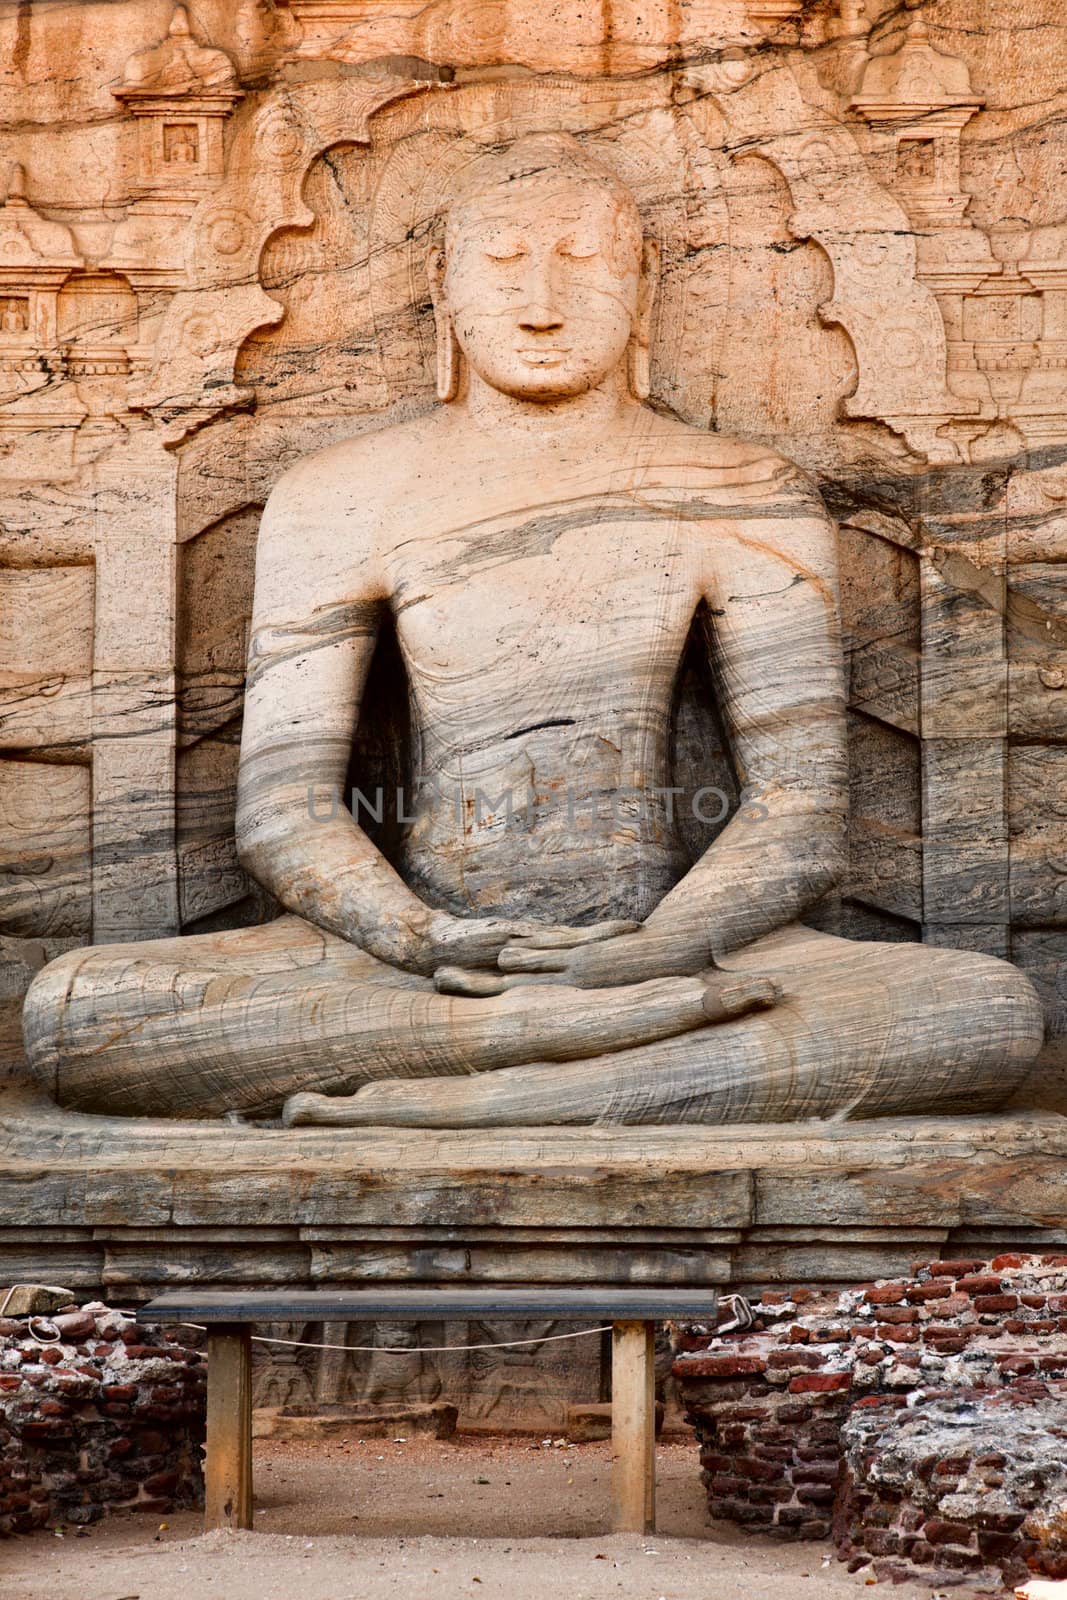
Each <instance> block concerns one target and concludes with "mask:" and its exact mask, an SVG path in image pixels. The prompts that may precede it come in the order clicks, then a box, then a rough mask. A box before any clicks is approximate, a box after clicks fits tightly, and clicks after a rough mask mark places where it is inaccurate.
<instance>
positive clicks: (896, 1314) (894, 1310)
mask: <svg viewBox="0 0 1067 1600" xmlns="http://www.w3.org/2000/svg"><path fill="white" fill-rule="evenodd" d="M879 1316H880V1318H881V1320H882V1322H898V1323H899V1322H918V1320H919V1308H918V1306H886V1308H885V1310H884V1311H881V1312H879Z"/></svg>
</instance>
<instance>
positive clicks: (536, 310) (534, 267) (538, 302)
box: [519, 252, 563, 333]
mask: <svg viewBox="0 0 1067 1600" xmlns="http://www.w3.org/2000/svg"><path fill="white" fill-rule="evenodd" d="M524 276H525V282H524V284H523V288H524V289H525V291H526V293H525V296H524V298H525V301H526V304H525V306H524V307H523V310H522V312H521V314H520V316H519V327H520V328H522V329H523V331H524V332H526V333H552V332H553V331H554V330H555V329H556V328H562V326H563V318H562V316H561V315H560V313H559V312H558V311H557V310H556V307H555V300H556V296H555V294H554V293H553V282H552V278H553V273H552V263H551V261H550V260H546V259H544V258H543V257H539V256H538V255H537V253H536V252H534V253H533V254H532V255H531V257H530V260H529V262H528V264H527V268H526V272H525V275H524Z"/></svg>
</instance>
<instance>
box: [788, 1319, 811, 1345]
mask: <svg viewBox="0 0 1067 1600" xmlns="http://www.w3.org/2000/svg"><path fill="white" fill-rule="evenodd" d="M810 1340H811V1329H810V1328H798V1327H797V1326H796V1324H794V1325H793V1327H791V1328H790V1330H789V1343H790V1344H808V1343H809V1341H810Z"/></svg>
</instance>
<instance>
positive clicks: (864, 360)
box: [137, 57, 975, 459]
mask: <svg viewBox="0 0 1067 1600" xmlns="http://www.w3.org/2000/svg"><path fill="white" fill-rule="evenodd" d="M679 81H681V83H682V85H683V93H682V95H680V96H679V95H678V86H679ZM482 89H483V92H484V93H485V94H486V96H487V97H491V105H492V114H491V115H489V116H488V117H487V119H486V126H487V129H495V130H496V134H497V136H498V137H500V136H506V134H505V130H507V129H512V130H514V132H518V131H521V129H522V127H523V126H524V125H526V126H533V125H534V124H535V123H536V122H539V123H540V125H541V126H544V124H545V121H546V120H549V121H552V120H554V119H553V116H552V115H551V114H550V115H549V116H548V118H547V119H546V109H545V108H546V103H547V104H550V105H554V107H555V110H556V111H557V112H558V111H559V110H560V109H561V108H563V107H565V104H566V102H567V99H568V96H569V97H570V99H571V102H572V104H577V103H579V102H580V100H581V93H582V86H580V85H574V84H566V85H561V84H560V83H559V82H548V83H546V82H545V81H544V80H543V79H542V80H538V82H537V84H536V85H535V86H533V89H535V90H536V93H533V92H532V90H531V86H530V85H527V84H524V83H523V82H522V81H517V82H515V83H511V82H509V83H507V84H494V85H489V84H486V85H483V86H482ZM597 91H598V93H599V95H600V97H601V100H602V97H603V94H604V92H605V86H604V85H603V84H600V85H598V86H597ZM612 92H613V94H614V95H615V96H616V98H617V99H619V100H620V107H617V108H615V109H616V110H617V111H619V110H621V112H622V114H623V122H624V126H625V125H626V124H627V123H628V122H629V121H630V119H632V118H633V117H634V116H635V115H638V116H639V115H642V114H643V115H644V116H645V117H646V118H651V119H652V121H653V122H654V123H655V125H656V128H657V134H656V137H657V138H659V139H661V141H662V146H663V148H664V149H667V150H668V154H669V157H670V158H673V159H676V160H678V159H680V160H682V161H683V162H685V163H687V164H689V165H690V167H696V166H699V165H701V164H703V165H704V167H705V168H706V167H707V165H708V161H709V156H710V155H711V153H712V152H720V151H721V152H722V153H723V155H724V156H725V157H729V156H730V155H732V154H741V153H744V154H758V155H760V156H762V157H763V158H764V159H766V160H767V161H769V162H770V163H771V164H772V165H773V166H774V167H775V168H776V169H777V170H778V171H779V172H780V173H781V174H782V176H783V178H784V179H785V181H786V183H787V185H788V187H789V191H790V194H791V196H792V201H793V211H792V215H791V217H790V226H791V229H792V231H793V232H794V234H795V235H796V237H797V238H798V239H809V238H810V239H814V240H815V241H816V242H817V243H818V244H819V245H820V246H821V247H822V249H823V250H824V251H825V252H826V254H827V256H828V257H829V260H830V262H831V264H832V267H833V273H834V291H833V294H832V296H831V298H830V299H829V301H827V302H826V303H825V304H824V305H823V306H822V307H821V308H820V309H821V313H822V316H823V318H824V320H825V321H826V322H828V323H838V324H840V326H841V327H842V328H844V330H845V331H846V333H847V334H848V336H849V338H850V339H851V341H852V344H853V346H854V348H855V352H856V359H857V365H858V369H859V375H858V382H857V387H856V391H855V393H854V394H853V395H851V396H850V397H848V398H847V399H846V400H845V401H844V404H843V413H844V416H845V417H848V418H875V419H879V420H882V421H884V422H886V423H887V424H888V425H889V426H890V427H892V428H894V429H895V430H896V431H898V432H900V433H901V434H903V435H904V437H905V439H906V440H907V442H908V443H909V445H911V446H912V448H913V449H915V450H917V451H919V452H921V453H925V454H928V455H930V456H931V457H933V458H935V459H945V458H946V457H948V458H951V457H952V455H953V453H954V452H953V447H952V446H951V445H950V444H948V443H946V441H944V440H943V439H941V438H940V437H939V436H938V430H939V429H940V428H941V427H942V426H943V425H944V424H945V423H946V422H947V421H948V420H949V419H951V418H952V417H954V416H955V417H958V416H960V415H961V413H964V412H966V411H968V410H969V409H971V408H973V406H974V404H975V403H974V402H972V401H967V400H961V398H960V397H959V396H957V395H954V394H952V392H951V391H950V390H949V389H948V387H947V384H946V379H945V332H944V326H943V323H942V319H941V315H940V312H939V309H938V306H937V303H936V300H935V298H934V296H933V294H932V292H931V291H930V290H929V289H928V288H926V287H925V286H924V285H923V284H921V283H919V282H918V281H917V280H916V276H915V266H916V262H915V244H914V241H913V239H912V237H911V235H910V232H909V225H908V222H907V219H906V217H905V214H904V212H903V210H902V209H901V207H900V205H899V203H898V202H897V201H896V200H895V199H894V198H893V196H892V195H890V194H889V192H888V191H887V190H885V189H884V188H882V187H881V186H880V185H879V184H877V183H876V182H875V180H874V178H873V177H872V175H871V173H870V171H869V169H868V167H867V165H866V162H865V160H864V158H863V155H862V154H861V152H860V150H859V147H858V145H857V143H856V140H855V138H854V136H853V134H852V132H851V131H850V129H848V128H847V127H846V126H845V125H844V124H842V123H840V122H838V121H835V120H834V119H833V118H831V117H829V116H828V115H827V114H826V113H825V112H822V111H820V110H817V109H815V108H813V107H812V106H810V105H809V104H808V103H807V102H806V101H805V99H804V96H803V93H802V90H801V87H800V84H799V83H798V81H797V79H796V77H795V76H794V74H793V72H792V71H791V70H790V68H789V67H788V65H787V64H785V63H781V62H774V61H772V62H771V63H770V65H768V64H767V63H766V61H765V60H764V58H762V57H760V58H751V57H745V58H741V59H738V60H726V61H720V62H717V63H713V64H711V65H706V66H701V67H697V68H693V69H689V70H688V71H687V72H686V73H684V74H683V75H682V76H681V80H679V78H678V76H677V75H675V74H671V73H666V72H664V73H660V74H656V75H654V76H652V77H649V78H647V79H644V80H643V81H641V83H640V84H638V85H635V84H633V83H632V82H631V83H620V84H617V85H614V86H612ZM430 93H432V95H433V99H434V101H435V103H436V104H440V103H442V101H443V98H444V97H445V96H449V95H452V94H453V93H454V91H452V90H451V89H450V88H449V87H448V86H447V85H431V84H429V83H426V82H420V81H418V80H415V79H409V80H396V79H394V80H392V81H388V80H387V81H385V82H384V83H383V82H382V81H377V82H374V81H369V80H366V79H353V78H334V79H327V80H322V81H318V82H315V83H309V84H304V85H298V86H294V87H291V88H288V89H286V90H285V91H284V92H283V93H281V94H275V95H273V96H272V97H270V98H269V99H267V100H266V101H265V102H263V103H261V104H259V105H258V106H254V107H247V108H245V109H243V110H242V113H241V121H240V126H239V128H238V130H237V135H236V140H235V145H234V149H233V151H232V153H231V157H230V161H229V176H228V178H227V181H226V183H225V184H224V185H223V186H222V188H221V189H220V190H218V191H217V192H216V193H215V194H213V195H211V196H210V197H208V198H207V199H205V200H204V202H203V203H202V204H201V205H200V206H199V207H198V209H197V211H196V212H195V214H194V216H193V218H192V219H191V227H190V233H189V245H188V255H187V278H188V282H189V284H190V287H188V288H185V289H182V290H179V291H178V292H177V293H176V294H175V295H174V298H173V300H172V302H171V304H170V306H169V307H168V310H167V312H166V314H165V317H164V320H163V326H162V328H161V330H160V338H159V341H158V344H157V350H158V351H159V355H158V358H157V361H156V364H155V366H154V368H153V369H152V370H151V371H150V372H149V374H148V375H147V378H146V381H145V384H144V387H143V390H142V393H141V394H140V396H139V397H138V400H137V404H138V406H139V408H141V409H146V410H149V411H151V412H152V413H153V414H154V415H155V416H156V417H157V419H158V420H160V421H161V422H162V423H163V424H164V425H168V424H170V423H174V424H177V428H176V437H178V438H180V437H181V436H182V435H184V434H185V433H186V432H188V431H190V429H191V428H195V427H196V426H198V425H199V424H200V423H202V422H204V421H208V420H210V419H212V418H213V417H217V416H219V415H221V414H224V413H225V412H226V411H227V410H228V409H232V408H234V407H235V406H239V405H241V404H244V403H246V402H247V400H248V398H249V392H248V391H247V390H245V389H242V388H241V387H240V386H239V385H238V384H236V382H235V366H236V361H237V355H238V352H239V350H240V346H241V344H242V342H243V340H244V339H245V338H246V337H247V336H248V335H249V334H250V333H251V332H252V331H253V330H254V329H256V328H259V327H263V326H269V325H273V324H275V323H277V322H278V321H279V320H280V318H281V316H282V308H281V307H280V306H279V304H278V302H277V301H276V300H275V299H273V298H272V297H271V296H270V295H268V294H267V293H266V292H265V291H264V289H263V288H262V286H261V284H260V282H259V277H258V264H259V260H260V256H261V253H262V250H263V247H264V245H265V244H266V242H267V240H268V239H269V238H270V237H271V236H272V235H273V234H274V233H276V232H278V231H279V230H281V229H285V228H297V229H299V228H306V227H308V226H309V225H310V224H312V223H313V221H314V216H313V213H312V212H311V211H310V210H309V209H308V207H307V206H306V205H305V203H304V200H303V197H302V189H303V183H304V178H305V175H306V173H307V170H308V168H309V166H310V165H311V163H312V162H313V161H314V160H315V159H316V157H317V156H319V155H321V154H322V153H323V152H324V151H326V150H327V149H329V148H330V147H331V146H334V145H338V144H356V145H359V146H362V147H370V146H371V145H372V144H373V142H374V130H373V126H372V124H373V120H374V118H375V117H376V115H377V114H378V113H380V112H382V111H383V110H385V109H386V108H387V107H390V106H393V105H395V104H396V102H398V101H400V100H403V99H405V98H407V97H410V96H413V95H427V94H430ZM685 95H688V96H689V100H688V103H686V102H685V99H684V96H685ZM677 100H681V101H682V103H681V104H678V103H676V102H677ZM527 101H528V102H529V104H528V105H527V104H526V102H527ZM672 101H675V103H673V104H672ZM535 104H536V106H537V107H539V108H540V109H539V110H535V109H533V108H534V106H535ZM429 120H430V119H428V121H429ZM580 120H581V119H579V121H580ZM561 125H564V126H565V125H567V121H566V117H565V116H564V117H563V119H562V121H561ZM783 130H785V131H783ZM613 148H614V149H615V150H617V151H618V153H619V156H620V165H622V166H624V165H625V153H626V139H625V137H616V138H615V139H614V144H613ZM722 158H723V156H722V155H721V156H720V157H719V159H722ZM712 165H714V161H713V160H712ZM624 175H626V176H629V174H625V173H624ZM704 181H705V182H706V177H705V180H704ZM712 205H714V199H713V198H712ZM703 292H704V293H705V294H706V293H707V292H708V290H707V287H706V286H705V287H704V290H703Z"/></svg>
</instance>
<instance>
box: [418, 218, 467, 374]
mask: <svg viewBox="0 0 1067 1600" xmlns="http://www.w3.org/2000/svg"><path fill="white" fill-rule="evenodd" d="M426 273H427V276H428V278H429V280H430V299H431V300H432V301H433V318H434V324H435V326H436V329H437V398H438V400H445V401H448V400H454V399H455V398H456V395H457V394H458V393H459V372H460V350H459V340H458V339H457V338H456V330H455V328H453V326H452V318H451V317H450V316H449V313H448V307H447V305H446V303H445V253H444V250H443V249H441V248H440V247H439V246H435V248H434V249H433V250H431V251H430V256H429V260H428V261H427V263H426Z"/></svg>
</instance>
